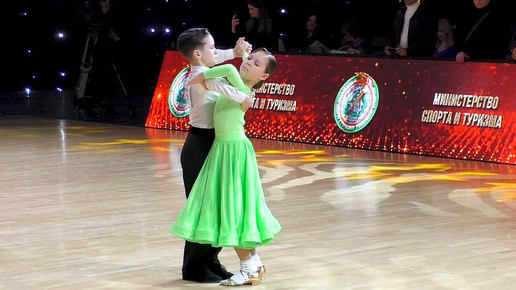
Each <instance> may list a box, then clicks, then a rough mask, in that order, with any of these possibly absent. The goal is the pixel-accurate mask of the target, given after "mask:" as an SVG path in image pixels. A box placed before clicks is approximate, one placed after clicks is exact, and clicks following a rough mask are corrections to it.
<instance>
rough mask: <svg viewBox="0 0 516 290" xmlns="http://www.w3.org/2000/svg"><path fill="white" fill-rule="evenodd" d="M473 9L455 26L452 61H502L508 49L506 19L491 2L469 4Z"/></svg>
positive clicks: (508, 35) (501, 11)
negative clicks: (453, 58)
mask: <svg viewBox="0 0 516 290" xmlns="http://www.w3.org/2000/svg"><path fill="white" fill-rule="evenodd" d="M473 5H474V9H472V10H467V8H466V9H465V10H467V12H466V14H464V18H463V20H462V21H461V22H460V24H459V25H458V26H457V30H456V41H455V46H456V49H457V51H458V52H459V53H457V56H456V58H455V59H456V60H457V62H459V63H462V62H464V61H465V60H466V59H469V58H471V59H505V56H506V55H507V49H508V45H509V39H510V34H509V25H508V16H506V15H504V9H503V7H501V8H499V7H496V6H495V4H494V2H493V1H491V0H473Z"/></svg>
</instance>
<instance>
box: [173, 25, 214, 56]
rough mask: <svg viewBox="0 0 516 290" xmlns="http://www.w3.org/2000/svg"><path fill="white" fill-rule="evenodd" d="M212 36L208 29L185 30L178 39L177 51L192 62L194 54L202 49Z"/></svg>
mask: <svg viewBox="0 0 516 290" xmlns="http://www.w3.org/2000/svg"><path fill="white" fill-rule="evenodd" d="M209 35H211V33H210V31H209V30H208V28H190V29H188V30H185V31H184V32H183V33H181V34H180V35H179V37H178V38H177V50H179V52H181V54H182V55H183V56H184V57H185V58H186V59H187V60H189V61H190V60H191V57H192V52H193V51H194V50H196V49H202V47H203V46H204V44H205V39H206V37H207V36H209Z"/></svg>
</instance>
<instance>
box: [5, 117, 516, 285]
mask: <svg viewBox="0 0 516 290" xmlns="http://www.w3.org/2000/svg"><path fill="white" fill-rule="evenodd" d="M0 134H1V136H2V137H1V138H2V139H1V143H0V144H1V145H0V162H1V168H2V169H1V172H2V174H1V175H0V176H1V177H0V180H1V188H0V217H1V218H0V264H1V267H0V289H24V290H25V289H66V290H70V289H221V287H222V286H219V285H217V284H196V283H191V282H185V281H183V280H181V264H182V254H183V244H184V241H183V240H181V239H179V238H177V237H175V236H172V235H171V234H169V232H168V230H169V228H170V226H171V224H172V223H173V221H174V219H175V217H176V216H177V214H178V213H179V210H180V209H181V207H182V205H183V203H184V202H185V195H184V191H183V182H182V175H181V166H180V162H179V159H180V158H179V156H180V152H181V148H182V144H183V141H184V138H185V136H186V133H185V132H176V131H168V130H157V129H147V128H142V127H130V126H119V125H112V124H105V123H93V122H81V121H73V120H59V119H52V118H42V117H37V116H32V117H31V116H12V115H9V116H6V115H4V116H0ZM252 142H253V144H254V145H255V149H256V153H257V158H258V163H259V166H260V169H261V175H262V181H263V185H264V189H265V194H266V199H267V202H268V204H269V206H270V208H271V210H272V212H273V213H274V214H275V216H276V217H277V218H278V220H279V221H280V223H281V224H282V226H283V230H282V232H281V233H280V234H279V235H278V237H277V239H276V240H275V242H274V243H273V244H271V245H267V246H263V247H260V248H258V251H259V253H260V256H261V258H262V260H263V262H264V263H265V265H266V267H267V270H268V276H267V279H266V280H265V281H263V282H262V284H260V285H258V286H253V289H285V290H286V289H289V290H290V289H516V166H514V165H513V166H511V165H503V164H493V163H480V162H473V161H462V160H451V159H443V158H431V157H422V156H413V155H402V154H391V153H384V152H372V151H361V150H351V149H346V148H335V147H326V146H314V145H306V144H298V143H287V142H277V141H266V140H259V139H252ZM220 259H221V261H222V262H223V264H225V265H226V266H227V267H228V269H229V270H230V271H237V270H238V267H239V266H238V260H237V257H236V255H235V253H234V251H233V250H232V249H224V250H223V251H222V253H221V255H220ZM247 287H251V286H247Z"/></svg>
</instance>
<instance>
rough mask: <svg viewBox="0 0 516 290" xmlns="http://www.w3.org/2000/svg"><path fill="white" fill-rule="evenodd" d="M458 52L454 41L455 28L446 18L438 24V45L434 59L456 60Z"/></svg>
mask: <svg viewBox="0 0 516 290" xmlns="http://www.w3.org/2000/svg"><path fill="white" fill-rule="evenodd" d="M456 55H457V51H456V50H455V44H454V39H453V26H452V24H451V23H450V21H449V20H448V19H446V18H441V19H439V21H438V24H437V44H436V46H435V50H434V57H437V58H450V59H455V56H456Z"/></svg>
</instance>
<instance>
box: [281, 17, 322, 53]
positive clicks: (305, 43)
mask: <svg viewBox="0 0 516 290" xmlns="http://www.w3.org/2000/svg"><path fill="white" fill-rule="evenodd" d="M319 22H320V19H319V17H318V15H317V14H310V15H309V16H308V18H307V20H306V27H305V29H304V30H303V32H302V33H301V34H298V35H296V36H295V37H294V39H291V41H290V42H291V43H290V46H291V48H290V51H291V52H306V53H328V52H329V51H330V48H329V47H331V40H330V37H328V36H327V35H326V34H325V31H324V28H323V27H322V26H321V25H320V23H319Z"/></svg>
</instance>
